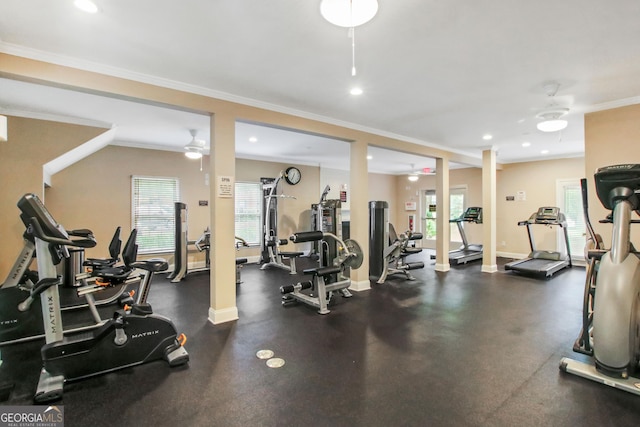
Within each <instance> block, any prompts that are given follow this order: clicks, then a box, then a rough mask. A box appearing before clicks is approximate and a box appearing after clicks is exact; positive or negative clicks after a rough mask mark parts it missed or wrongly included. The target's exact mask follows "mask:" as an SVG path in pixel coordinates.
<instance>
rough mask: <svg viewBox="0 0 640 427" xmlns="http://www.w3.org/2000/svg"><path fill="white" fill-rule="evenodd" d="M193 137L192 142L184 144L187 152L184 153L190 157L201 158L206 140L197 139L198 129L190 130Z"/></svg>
mask: <svg viewBox="0 0 640 427" xmlns="http://www.w3.org/2000/svg"><path fill="white" fill-rule="evenodd" d="M189 133H190V134H191V137H192V138H193V139H192V140H191V142H190V143H188V144H187V145H185V146H184V149H185V150H186V152H185V153H184V155H185V156H187V157H188V158H189V159H200V158H202V153H203V151H204V145H205V143H206V142H205V140H204V139H196V133H197V131H196V130H195V129H191V130H189Z"/></svg>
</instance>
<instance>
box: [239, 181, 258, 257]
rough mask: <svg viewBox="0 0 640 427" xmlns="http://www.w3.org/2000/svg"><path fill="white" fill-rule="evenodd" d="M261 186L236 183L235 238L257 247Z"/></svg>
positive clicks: (255, 183)
mask: <svg viewBox="0 0 640 427" xmlns="http://www.w3.org/2000/svg"><path fill="white" fill-rule="evenodd" d="M261 213H262V184H260V183H259V182H236V221H235V222H236V229H235V232H236V236H238V237H241V238H243V239H244V240H246V242H247V243H248V244H249V245H259V244H260V238H261V233H262V215H261Z"/></svg>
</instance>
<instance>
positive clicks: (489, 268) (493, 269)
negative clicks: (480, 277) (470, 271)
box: [481, 264, 498, 273]
mask: <svg viewBox="0 0 640 427" xmlns="http://www.w3.org/2000/svg"><path fill="white" fill-rule="evenodd" d="M481 271H482V272H483V273H495V272H497V271H498V266H497V265H496V264H492V265H487V264H482V269H481Z"/></svg>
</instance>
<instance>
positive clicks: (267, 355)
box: [256, 350, 273, 359]
mask: <svg viewBox="0 0 640 427" xmlns="http://www.w3.org/2000/svg"><path fill="white" fill-rule="evenodd" d="M256 357H257V358H258V359H271V358H272V357H273V351H271V350H260V351H258V352H257V353H256Z"/></svg>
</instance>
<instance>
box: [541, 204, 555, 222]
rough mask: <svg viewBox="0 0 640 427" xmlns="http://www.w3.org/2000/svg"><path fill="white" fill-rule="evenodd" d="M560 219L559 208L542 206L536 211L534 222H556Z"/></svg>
mask: <svg viewBox="0 0 640 427" xmlns="http://www.w3.org/2000/svg"><path fill="white" fill-rule="evenodd" d="M559 219H560V208H557V207H555V206H543V207H541V208H538V212H536V222H558V221H559Z"/></svg>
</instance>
